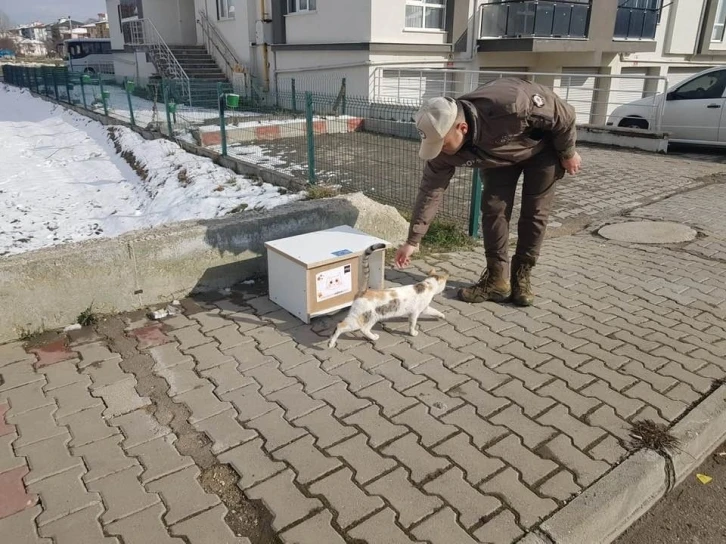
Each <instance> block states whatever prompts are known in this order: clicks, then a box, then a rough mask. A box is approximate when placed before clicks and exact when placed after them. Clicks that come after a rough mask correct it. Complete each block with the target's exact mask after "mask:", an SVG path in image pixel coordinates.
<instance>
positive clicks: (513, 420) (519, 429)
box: [489, 404, 557, 448]
mask: <svg viewBox="0 0 726 544" xmlns="http://www.w3.org/2000/svg"><path fill="white" fill-rule="evenodd" d="M553 410H554V408H553ZM489 420H490V421H491V422H492V423H494V424H495V425H500V426H502V427H507V428H508V429H509V430H511V431H513V432H514V433H516V434H517V435H519V437H520V438H521V439H522V440H523V441H524V444H525V446H527V447H528V448H534V447H535V446H537V445H538V444H541V443H542V442H544V441H545V440H547V439H548V438H551V437H552V436H554V435H555V434H556V433H557V431H556V429H553V428H552V427H545V426H543V425H541V424H539V423H537V422H535V421H533V420H531V419H530V418H528V417H527V416H525V415H524V413H523V412H522V408H521V407H519V406H517V405H514V404H513V405H511V406H509V407H507V408H505V409H504V410H502V411H501V412H499V413H498V414H496V415H495V416H492V417H491V418H490V419H489ZM540 422H543V420H542V418H541V417H540ZM544 424H545V425H547V423H544Z"/></svg>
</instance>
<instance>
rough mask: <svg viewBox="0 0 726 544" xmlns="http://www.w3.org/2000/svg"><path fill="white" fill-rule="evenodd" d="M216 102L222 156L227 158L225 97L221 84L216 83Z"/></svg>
mask: <svg viewBox="0 0 726 544" xmlns="http://www.w3.org/2000/svg"><path fill="white" fill-rule="evenodd" d="M217 100H218V101H219V133H220V135H221V137H222V156H224V157H226V156H227V127H226V120H225V118H224V116H225V106H226V103H225V101H226V97H225V96H224V93H223V92H222V83H221V82H220V83H217Z"/></svg>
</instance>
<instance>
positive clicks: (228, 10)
mask: <svg viewBox="0 0 726 544" xmlns="http://www.w3.org/2000/svg"><path fill="white" fill-rule="evenodd" d="M222 19H234V0H217V20H218V21H221V20H222Z"/></svg>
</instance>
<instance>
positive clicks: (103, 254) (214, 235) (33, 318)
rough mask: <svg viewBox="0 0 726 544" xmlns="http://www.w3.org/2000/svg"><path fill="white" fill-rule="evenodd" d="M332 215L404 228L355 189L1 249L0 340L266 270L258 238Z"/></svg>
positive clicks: (308, 227) (374, 230) (376, 229)
mask: <svg viewBox="0 0 726 544" xmlns="http://www.w3.org/2000/svg"><path fill="white" fill-rule="evenodd" d="M340 225H349V226H351V227H354V228H357V229H359V230H361V231H363V232H367V233H369V234H371V235H374V236H378V237H379V238H383V239H385V240H388V241H389V242H391V243H392V244H398V243H400V242H401V241H402V240H403V239H405V237H406V234H407V231H408V223H407V222H406V221H405V219H403V217H401V215H400V214H399V213H398V212H397V211H396V210H395V209H394V208H392V207H391V206H384V205H382V204H379V203H377V202H374V201H372V200H370V199H369V198H367V197H366V196H364V195H363V194H361V193H355V194H351V195H345V196H341V197H336V198H330V199H322V200H311V201H303V202H295V203H292V204H287V205H284V206H279V207H277V208H273V209H271V210H269V211H266V212H264V213H259V212H242V213H239V214H234V215H230V216H227V217H224V218H219V219H211V220H203V221H201V220H199V221H197V220H191V221H184V222H179V223H173V224H169V225H164V226H161V227H156V228H153V229H147V230H138V231H133V232H129V233H127V234H124V235H121V236H118V237H115V238H100V239H96V240H90V241H84V242H77V243H72V244H64V245H62V246H55V247H48V248H44V249H39V250H37V251H30V252H27V253H22V254H20V255H13V256H9V257H5V258H3V259H2V260H0V308H2V311H1V312H0V343H1V342H4V341H9V340H14V339H16V338H18V337H19V336H21V334H22V332H23V331H26V332H27V331H30V332H33V331H36V330H39V329H40V330H50V329H55V328H59V327H64V326H66V325H69V324H71V323H74V322H75V321H76V318H77V316H78V315H79V314H80V313H81V312H82V311H83V310H85V309H86V308H88V307H89V306H90V305H91V304H92V305H93V309H94V311H96V312H98V313H114V312H124V311H132V310H136V309H139V308H143V307H145V306H149V305H154V304H159V303H166V302H170V301H172V300H174V299H175V298H182V297H185V296H187V295H189V294H190V293H194V292H201V291H209V290H214V289H222V288H225V287H231V286H232V285H234V284H236V283H238V282H240V281H243V280H246V279H249V278H252V277H257V276H259V275H262V274H264V273H265V272H266V270H267V259H266V254H267V253H266V250H265V247H264V243H265V242H267V241H269V240H275V239H279V238H285V237H287V236H293V235H297V234H305V233H308V232H313V231H317V230H322V229H327V228H331V227H336V226H340Z"/></svg>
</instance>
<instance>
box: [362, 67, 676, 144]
mask: <svg viewBox="0 0 726 544" xmlns="http://www.w3.org/2000/svg"><path fill="white" fill-rule="evenodd" d="M501 77H518V78H522V79H526V80H529V81H533V82H536V83H540V84H542V85H545V86H547V87H549V88H551V89H553V90H554V91H555V92H556V93H557V94H558V95H559V96H561V97H562V98H563V99H565V100H566V101H567V102H568V103H569V104H571V105H572V106H573V107H574V108H575V111H576V113H577V122H578V124H593V125H606V124H610V125H613V126H627V127H636V128H648V129H651V130H659V129H660V127H661V121H662V117H663V105H664V101H663V100H661V99H659V98H658V95H659V94H662V93H664V92H665V91H666V90H667V88H668V80H667V78H665V77H661V76H647V75H641V74H638V75H635V74H618V75H609V74H596V73H590V72H589V71H587V70H569V71H568V70H567V69H566V70H565V71H563V72H558V73H548V72H521V71H494V70H492V71H475V70H451V69H428V70H426V69H424V70H417V69H407V68H380V67H379V68H376V69H375V70H374V72H373V75H372V77H371V90H372V95H373V100H374V101H375V100H396V101H400V100H407V101H409V102H411V103H414V104H416V105H420V104H421V103H422V102H423V101H424V100H427V99H429V98H432V97H434V96H451V97H457V96H460V95H463V94H466V93H468V92H471V91H473V90H474V89H476V88H477V87H480V86H481V85H484V84H486V83H488V82H490V81H493V80H495V79H498V78H501Z"/></svg>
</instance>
